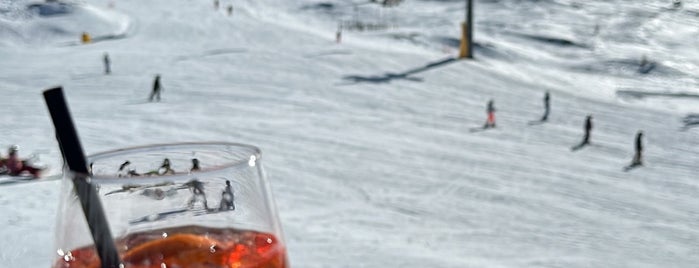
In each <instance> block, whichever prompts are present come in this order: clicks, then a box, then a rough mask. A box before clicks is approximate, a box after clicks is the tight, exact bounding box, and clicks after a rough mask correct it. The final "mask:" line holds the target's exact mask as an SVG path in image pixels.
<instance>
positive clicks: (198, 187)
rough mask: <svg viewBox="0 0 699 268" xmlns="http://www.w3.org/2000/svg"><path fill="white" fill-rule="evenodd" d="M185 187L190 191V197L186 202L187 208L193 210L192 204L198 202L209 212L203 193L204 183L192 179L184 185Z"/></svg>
mask: <svg viewBox="0 0 699 268" xmlns="http://www.w3.org/2000/svg"><path fill="white" fill-rule="evenodd" d="M185 186H187V187H188V188H189V190H191V191H192V197H191V198H190V199H189V202H187V206H188V207H189V208H190V209H191V208H194V204H195V203H196V202H197V201H200V202H201V203H202V204H203V205H204V209H206V210H209V206H208V204H207V202H206V193H205V192H204V183H202V182H201V181H199V180H197V179H194V180H191V181H188V182H187V183H185Z"/></svg>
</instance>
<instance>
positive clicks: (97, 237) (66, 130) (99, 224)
mask: <svg viewBox="0 0 699 268" xmlns="http://www.w3.org/2000/svg"><path fill="white" fill-rule="evenodd" d="M44 99H45V100H46V106H48V108H49V113H50V114H51V119H52V120H53V125H54V127H55V128H56V139H57V140H58V145H59V147H60V148H61V153H62V154H63V159H64V161H65V163H66V164H67V165H68V169H70V170H71V171H72V172H73V176H74V177H73V186H74V187H75V193H76V194H77V195H78V198H79V199H80V204H81V205H82V207H83V213H84V214H85V219H87V225H88V226H89V227H90V233H92V239H93V240H94V242H95V247H96V248H97V254H99V257H100V260H101V262H102V268H118V267H119V266H120V264H121V260H119V253H118V252H117V249H116V245H115V244H114V240H113V239H112V232H111V231H110V230H109V224H108V222H107V217H106V216H105V214H104V209H103V208H102V203H101V202H100V199H99V195H98V194H97V190H96V189H95V186H94V185H92V184H91V183H90V180H89V176H88V170H87V161H85V154H84V153H83V148H82V146H81V145H80V139H79V138H78V133H77V132H76V130H75V125H74V124H73V119H72V118H71V116H70V111H69V110H68V104H67V103H66V100H65V97H64V96H63V88H61V87H57V88H52V89H48V90H46V91H44Z"/></svg>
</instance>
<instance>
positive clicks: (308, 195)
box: [0, 0, 699, 267]
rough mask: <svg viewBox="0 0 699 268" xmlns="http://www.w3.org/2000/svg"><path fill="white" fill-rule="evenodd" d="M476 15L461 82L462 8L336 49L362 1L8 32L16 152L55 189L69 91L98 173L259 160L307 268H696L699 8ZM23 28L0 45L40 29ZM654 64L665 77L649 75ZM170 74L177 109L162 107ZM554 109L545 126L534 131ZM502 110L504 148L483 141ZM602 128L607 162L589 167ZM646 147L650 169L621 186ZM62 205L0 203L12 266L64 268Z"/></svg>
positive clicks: (153, 4) (136, 7)
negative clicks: (215, 151) (126, 161)
mask: <svg viewBox="0 0 699 268" xmlns="http://www.w3.org/2000/svg"><path fill="white" fill-rule="evenodd" d="M231 2H232V1H221V3H222V6H225V5H227V4H229V3H231ZM475 2H476V4H477V6H476V15H477V17H476V25H477V29H478V32H476V35H475V36H476V41H477V42H478V44H479V46H478V47H477V48H476V53H477V55H476V56H477V59H476V60H475V61H449V60H448V58H449V57H452V56H453V55H455V53H456V49H457V46H458V43H455V42H456V41H455V40H456V39H457V38H458V23H459V22H460V21H461V20H462V16H463V1H405V3H404V4H402V5H400V6H398V7H395V8H394V9H390V10H380V9H379V7H378V6H376V5H361V6H359V7H358V8H357V9H356V10H357V11H356V12H357V13H356V14H357V15H356V16H357V17H360V18H361V20H363V21H367V22H378V23H385V24H391V25H395V27H394V28H391V29H388V30H384V31H376V32H352V31H350V32H348V31H346V32H345V33H344V34H343V43H342V44H339V45H338V44H335V40H334V38H335V36H334V35H335V30H336V27H337V22H338V20H351V19H352V18H353V17H354V16H355V11H354V10H355V9H354V7H353V6H352V5H351V2H350V1H330V2H328V3H331V4H332V5H330V6H331V8H327V6H328V5H321V7H323V6H325V7H323V8H318V5H317V4H318V3H321V2H318V1H311V0H304V1H275V0H264V1H252V0H250V1H235V2H234V4H235V14H234V16H232V17H228V16H226V14H225V13H224V11H223V10H219V11H214V9H213V5H212V3H209V2H207V1H184V0H176V1H172V0H171V1H165V0H151V1H126V0H121V1H113V3H114V4H115V6H114V8H113V9H109V8H108V3H109V1H89V4H90V5H91V6H84V10H88V11H89V10H93V11H94V13H89V14H98V13H99V14H102V13H109V14H112V16H110V17H109V18H110V19H109V20H108V21H119V22H128V23H129V27H128V34H126V36H125V38H120V39H111V40H105V41H102V42H96V43H94V44H89V45H79V46H63V45H61V44H57V43H55V42H43V41H40V42H33V41H32V42H28V41H27V39H22V40H16V39H15V40H14V41H5V40H7V39H6V38H5V37H7V36H8V35H7V34H6V33H5V32H2V31H0V40H3V41H0V93H2V94H3V97H2V98H1V99H0V104H1V106H0V107H1V108H0V146H6V145H9V144H21V145H22V154H23V155H28V154H30V153H32V152H37V153H40V154H41V157H42V161H44V162H46V163H48V164H49V165H50V166H51V167H52V168H51V171H50V173H53V174H57V173H60V165H61V161H60V153H59V151H58V147H57V145H56V142H55V140H54V137H53V135H52V133H53V128H52V125H51V123H50V120H49V117H48V114H47V113H46V109H45V106H44V103H43V100H42V98H41V96H40V93H41V91H42V90H43V89H46V88H48V87H50V86H54V85H62V86H64V89H65V91H66V94H67V97H68V101H69V104H70V105H71V110H72V112H73V116H74V118H75V122H76V124H77V128H78V131H79V133H80V136H81V138H82V141H83V146H84V147H85V151H86V152H87V153H95V152H99V151H104V150H109V149H114V148H120V147H127V146H132V145H142V144H149V143H163V142H178V141H205V140H223V141H234V142H242V143H249V144H255V145H257V146H259V147H260V148H261V149H262V151H263V154H264V160H263V161H264V164H265V167H266V169H267V171H268V175H269V178H270V180H271V182H272V185H273V188H274V191H275V197H276V200H277V205H278V208H279V210H280V216H281V220H282V226H283V228H284V231H285V236H286V240H287V243H288V245H289V257H290V260H291V263H292V265H293V266H294V267H402V266H410V267H419V266H422V267H694V266H696V263H699V258H698V257H697V256H699V182H698V181H697V179H696V178H697V175H696V174H699V151H698V149H699V139H698V138H699V131H698V130H699V129H697V128H693V129H691V128H690V129H689V130H687V131H680V130H679V129H680V127H681V122H680V119H681V118H682V117H683V116H684V115H685V114H687V113H692V112H693V113H698V112H699V111H697V110H696V107H699V106H698V105H699V99H697V98H693V97H691V96H692V94H697V93H699V90H697V68H698V67H697V66H699V52H697V50H696V47H697V42H696V34H697V31H699V27H696V26H697V25H699V16H697V14H699V13H697V12H698V11H699V2H697V1H685V3H684V6H683V7H682V9H680V10H671V9H669V7H670V4H666V3H664V1H644V2H643V3H635V1H594V2H592V3H588V2H577V1H564V0H558V1H556V0H548V1H475ZM86 12H87V11H86ZM8 14H17V13H16V12H14V13H13V12H6V13H5V15H0V29H6V28H8V27H9V26H7V25H14V26H16V25H18V24H14V23H16V22H17V21H18V20H33V19H32V18H26V17H22V16H14V17H13V16H10V15H8ZM89 14H88V15H85V14H83V15H82V16H78V15H79V13H75V14H73V15H71V16H72V17H74V18H75V20H81V21H83V22H85V20H87V21H88V22H89V21H91V20H96V19H95V16H92V15H89ZM486 14H487V15H486ZM71 16H68V17H63V18H62V19H69V18H70V17H71ZM115 18H119V19H115ZM44 19H45V18H44ZM112 19H114V20H112ZM8 21H9V22H8ZM100 21H102V20H101V19H100ZM29 24H31V22H26V21H24V22H20V24H19V25H20V26H16V27H18V28H13V29H20V30H19V31H20V34H21V35H22V36H24V34H28V32H25V31H24V30H22V29H25V28H23V27H25V26H26V25H29ZM595 24H599V25H600V27H599V31H598V34H597V35H593V34H592V32H593V31H594V28H595V26H594V25H595ZM115 25H119V24H118V23H117V24H115ZM76 31H79V30H76ZM29 36H31V35H29ZM76 37H77V36H76ZM76 39H77V38H76ZM566 40H567V41H569V42H570V43H566V42H563V41H566ZM561 42H562V43H564V44H566V45H560V43H561ZM104 52H109V54H110V56H111V58H112V62H113V66H112V69H113V72H114V73H113V74H112V75H110V76H105V75H103V74H102V66H101V56H102V54H103V53H104ZM643 54H646V55H647V56H648V58H649V59H650V60H653V61H655V62H656V63H658V67H656V69H655V70H653V71H651V72H650V73H649V74H645V75H643V74H639V73H638V72H637V71H636V70H637V67H638V61H639V60H640V58H641V56H642V55H643ZM155 74H161V75H162V80H163V86H164V88H165V90H164V93H163V97H164V101H163V102H161V103H147V102H146V97H147V95H148V92H149V87H150V86H151V83H152V79H153V77H154V75H155ZM546 90H549V91H550V92H551V94H552V106H553V113H552V115H551V121H550V122H549V123H547V124H543V125H535V126H530V125H528V124H527V122H528V121H530V120H535V119H537V118H538V117H540V115H541V113H542V112H543V111H542V104H541V98H542V96H543V92H544V91H546ZM618 90H622V93H617V91H618ZM638 91H640V93H641V94H640V96H642V97H643V98H640V99H639V98H636V97H629V96H639V92H638ZM624 92H627V93H624ZM628 92H632V93H631V95H629V93H628ZM634 92H635V93H636V94H635V95H634ZM644 92H665V93H668V94H667V96H662V97H652V96H647V95H644V94H642V93H644ZM678 92H679V93H687V94H686V95H689V96H690V97H684V98H677V97H673V94H674V93H678ZM624 94H626V95H624ZM491 98H493V99H494V100H495V106H496V107H497V108H498V112H497V119H498V128H497V129H494V130H489V131H486V132H477V133H471V132H470V131H469V129H471V128H473V127H477V126H480V125H481V124H482V123H483V121H484V119H485V103H486V102H487V101H488V100H489V99H491ZM587 114H593V115H594V118H595V119H594V123H595V128H594V130H593V133H592V142H593V145H592V146H590V147H589V148H585V149H582V150H580V151H578V152H575V153H573V152H571V151H570V149H569V148H570V147H571V146H572V145H574V144H576V143H578V142H579V141H580V139H581V138H582V124H583V119H584V117H585V116H586V115H587ZM639 129H642V130H644V132H645V134H646V137H647V140H646V155H645V160H646V162H647V164H646V166H645V167H643V168H640V169H637V170H633V171H631V172H623V171H622V167H623V166H625V165H627V164H628V163H629V161H630V159H631V156H632V153H633V152H632V145H633V144H632V142H633V137H634V134H635V133H636V131H637V130H639ZM58 185H59V183H58V182H39V183H34V184H22V185H13V186H0V211H2V215H3V216H2V217H0V226H1V227H2V228H0V239H2V241H12V242H11V243H3V244H2V245H0V263H3V265H2V267H41V266H43V267H46V266H49V264H50V263H51V260H52V259H53V258H54V255H53V252H51V251H52V246H51V245H52V237H53V235H52V234H53V230H52V227H53V224H54V218H55V213H56V207H57V204H55V202H56V201H57V200H58V197H57V196H58V194H57V192H58V189H57V186H58ZM28 256H31V257H30V258H28Z"/></svg>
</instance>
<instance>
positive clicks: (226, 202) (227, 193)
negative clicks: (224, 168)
mask: <svg viewBox="0 0 699 268" xmlns="http://www.w3.org/2000/svg"><path fill="white" fill-rule="evenodd" d="M234 200H235V195H234V194H233V187H232V186H231V181H229V180H226V188H225V189H224V190H223V192H222V193H221V203H220V204H219V206H218V209H219V210H235V204H234V202H233V201H234Z"/></svg>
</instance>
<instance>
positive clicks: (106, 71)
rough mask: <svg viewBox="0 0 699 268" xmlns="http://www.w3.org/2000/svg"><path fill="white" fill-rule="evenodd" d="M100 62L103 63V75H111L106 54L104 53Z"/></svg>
mask: <svg viewBox="0 0 699 268" xmlns="http://www.w3.org/2000/svg"><path fill="white" fill-rule="evenodd" d="M102 61H104V74H110V73H112V68H111V66H110V65H111V62H110V60H109V54H107V52H105V53H104V56H103V57H102Z"/></svg>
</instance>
